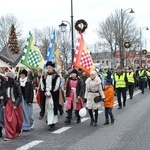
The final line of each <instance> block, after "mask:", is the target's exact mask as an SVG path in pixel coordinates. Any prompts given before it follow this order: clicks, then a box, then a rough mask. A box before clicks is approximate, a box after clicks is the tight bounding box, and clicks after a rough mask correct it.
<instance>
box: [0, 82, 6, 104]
mask: <svg viewBox="0 0 150 150" xmlns="http://www.w3.org/2000/svg"><path fill="white" fill-rule="evenodd" d="M1 96H3V97H4V99H6V82H5V81H1V82H0V97H1ZM4 99H2V100H0V104H1V103H2V104H4Z"/></svg>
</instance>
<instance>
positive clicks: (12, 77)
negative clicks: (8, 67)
mask: <svg viewBox="0 0 150 150" xmlns="http://www.w3.org/2000/svg"><path fill="white" fill-rule="evenodd" d="M5 76H6V77H8V78H11V79H15V74H14V73H13V72H7V73H6V75H5Z"/></svg>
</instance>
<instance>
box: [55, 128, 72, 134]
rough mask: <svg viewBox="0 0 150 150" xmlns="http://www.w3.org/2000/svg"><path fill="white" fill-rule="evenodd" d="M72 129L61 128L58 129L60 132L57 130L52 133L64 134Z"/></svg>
mask: <svg viewBox="0 0 150 150" xmlns="http://www.w3.org/2000/svg"><path fill="white" fill-rule="evenodd" d="M70 128H71V127H62V128H60V129H58V130H55V131H54V132H52V133H55V134H60V133H62V132H65V131H66V130H69V129H70Z"/></svg>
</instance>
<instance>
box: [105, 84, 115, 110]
mask: <svg viewBox="0 0 150 150" xmlns="http://www.w3.org/2000/svg"><path fill="white" fill-rule="evenodd" d="M104 94H105V102H104V107H105V108H113V106H114V87H113V86H112V85H109V86H108V87H107V88H106V89H105V90H104Z"/></svg>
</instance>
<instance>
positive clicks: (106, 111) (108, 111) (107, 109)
mask: <svg viewBox="0 0 150 150" xmlns="http://www.w3.org/2000/svg"><path fill="white" fill-rule="evenodd" d="M109 115H110V117H111V118H112V117H113V114H112V108H105V117H106V119H108V117H109Z"/></svg>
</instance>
